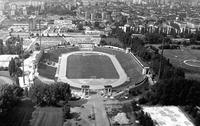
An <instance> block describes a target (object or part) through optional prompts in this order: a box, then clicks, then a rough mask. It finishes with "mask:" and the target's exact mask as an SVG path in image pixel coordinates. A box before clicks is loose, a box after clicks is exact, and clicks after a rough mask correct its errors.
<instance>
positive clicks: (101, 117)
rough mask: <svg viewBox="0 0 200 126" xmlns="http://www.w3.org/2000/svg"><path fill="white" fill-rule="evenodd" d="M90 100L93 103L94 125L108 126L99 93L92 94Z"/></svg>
mask: <svg viewBox="0 0 200 126" xmlns="http://www.w3.org/2000/svg"><path fill="white" fill-rule="evenodd" d="M90 101H91V102H93V104H94V113H95V120H96V126H110V124H109V120H108V117H107V114H106V110H105V106H104V101H103V97H101V96H99V95H93V96H91V99H90Z"/></svg>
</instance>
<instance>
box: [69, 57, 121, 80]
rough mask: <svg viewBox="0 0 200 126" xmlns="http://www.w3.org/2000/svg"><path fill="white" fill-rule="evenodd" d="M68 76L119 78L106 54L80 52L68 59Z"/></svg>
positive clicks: (76, 77) (75, 77)
mask: <svg viewBox="0 0 200 126" xmlns="http://www.w3.org/2000/svg"><path fill="white" fill-rule="evenodd" d="M66 72H67V73H66V76H67V77H68V78H69V79H89V78H95V79H101V78H103V79H118V78H119V75H118V73H117V71H116V69H115V67H114V65H113V63H112V61H111V60H110V58H109V57H107V56H105V55H98V54H92V53H87V54H84V53H80V54H74V55H70V56H69V57H68V59H67V71H66Z"/></svg>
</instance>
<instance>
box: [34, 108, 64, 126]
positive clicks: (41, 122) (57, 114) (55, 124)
mask: <svg viewBox="0 0 200 126" xmlns="http://www.w3.org/2000/svg"><path fill="white" fill-rule="evenodd" d="M63 121H64V120H63V111H62V108H56V107H42V108H37V109H36V110H35V111H34V112H33V114H32V120H31V121H30V125H31V126H63Z"/></svg>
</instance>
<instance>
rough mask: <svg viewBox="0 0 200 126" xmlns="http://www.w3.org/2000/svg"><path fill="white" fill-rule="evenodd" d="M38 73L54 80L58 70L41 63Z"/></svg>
mask: <svg viewBox="0 0 200 126" xmlns="http://www.w3.org/2000/svg"><path fill="white" fill-rule="evenodd" d="M38 73H39V75H40V76H43V77H47V78H49V79H54V78H55V74H56V68H55V67H51V66H47V65H46V64H43V63H39V65H38Z"/></svg>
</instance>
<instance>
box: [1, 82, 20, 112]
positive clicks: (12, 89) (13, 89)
mask: <svg viewBox="0 0 200 126" xmlns="http://www.w3.org/2000/svg"><path fill="white" fill-rule="evenodd" d="M22 95H23V89H22V88H20V87H19V86H15V85H8V84H5V85H1V86H0V109H1V110H2V111H3V112H4V111H5V112H6V111H7V110H9V109H12V108H13V107H14V106H15V105H16V104H17V103H19V99H20V97H22Z"/></svg>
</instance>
